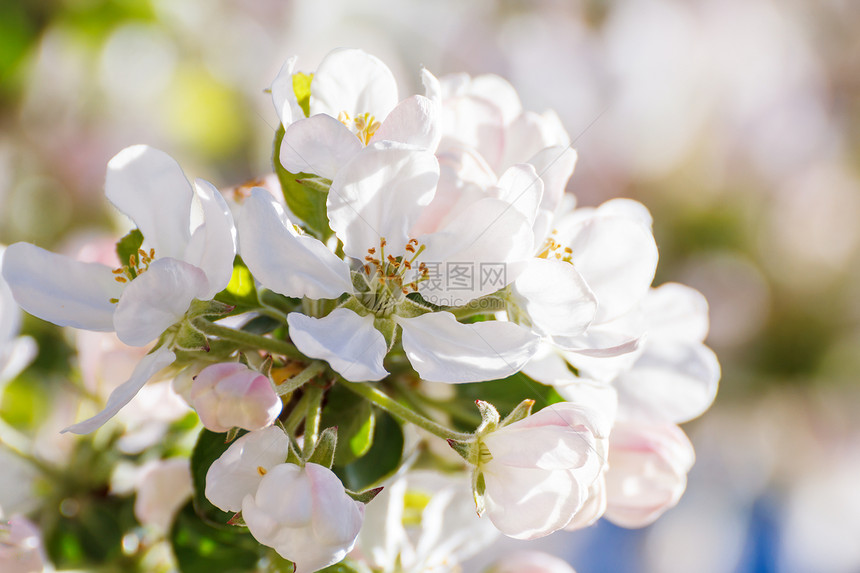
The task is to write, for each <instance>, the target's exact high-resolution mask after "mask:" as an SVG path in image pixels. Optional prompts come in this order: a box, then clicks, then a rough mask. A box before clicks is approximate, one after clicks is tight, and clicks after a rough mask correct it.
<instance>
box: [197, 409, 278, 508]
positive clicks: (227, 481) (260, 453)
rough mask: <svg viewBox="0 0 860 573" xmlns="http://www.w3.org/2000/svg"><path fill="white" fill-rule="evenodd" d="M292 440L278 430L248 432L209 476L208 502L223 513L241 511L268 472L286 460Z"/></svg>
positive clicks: (207, 476)
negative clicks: (245, 499)
mask: <svg viewBox="0 0 860 573" xmlns="http://www.w3.org/2000/svg"><path fill="white" fill-rule="evenodd" d="M289 447H290V446H289V439H288V438H287V435H286V434H284V431H283V430H281V429H280V428H278V427H277V426H269V427H268V428H265V429H262V430H258V431H256V432H249V433H247V434H245V435H244V436H242V437H241V438H239V439H237V440H236V441H235V442H233V443H232V444H230V447H229V448H227V451H225V452H224V453H223V454H221V457H219V458H218V459H217V460H215V461H214V462H213V463H212V465H211V466H209V471H207V472H206V488H205V490H204V494H205V495H206V499H208V500H209V501H211V502H212V504H213V505H214V506H215V507H218V508H220V509H222V510H224V511H241V510H242V500H243V499H244V498H245V496H246V495H248V494H252V493H254V492H255V491H257V487H258V486H259V485H260V480H262V479H263V476H264V475H266V472H267V471H268V470H269V469H271V468H273V467H275V466H276V465H278V464H281V463H283V462H284V461H285V460H286V459H287V453H288V451H289Z"/></svg>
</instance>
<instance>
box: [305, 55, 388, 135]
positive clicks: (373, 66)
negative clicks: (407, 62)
mask: <svg viewBox="0 0 860 573" xmlns="http://www.w3.org/2000/svg"><path fill="white" fill-rule="evenodd" d="M397 101H398V97H397V81H396V80H395V79H394V75H393V74H392V73H391V70H389V69H388V66H386V65H385V64H383V63H382V61H380V60H379V58H376V57H374V56H371V55H370V54H368V53H366V52H364V51H362V50H355V49H349V48H340V49H337V50H332V51H331V52H329V53H328V55H326V57H325V58H323V61H322V62H320V65H319V67H318V68H317V71H316V72H315V73H314V79H313V81H312V82H311V100H310V111H311V115H316V114H318V113H327V114H328V115H330V116H332V117H337V116H338V114H340V112H342V111H345V112H347V113H348V114H349V115H350V116H353V117H355V116H357V115H361V114H363V113H369V114H370V115H372V116H374V117H375V118H376V119H377V121H382V120H383V119H385V117H386V116H387V115H388V114H389V112H390V111H391V110H392V109H393V108H394V106H395V105H397Z"/></svg>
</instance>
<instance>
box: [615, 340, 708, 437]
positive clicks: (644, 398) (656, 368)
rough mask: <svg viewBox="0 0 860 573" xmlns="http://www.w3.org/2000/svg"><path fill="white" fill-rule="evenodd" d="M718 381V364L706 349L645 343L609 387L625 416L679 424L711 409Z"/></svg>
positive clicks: (682, 345) (693, 346) (685, 345)
mask: <svg viewBox="0 0 860 573" xmlns="http://www.w3.org/2000/svg"><path fill="white" fill-rule="evenodd" d="M719 379H720V365H719V362H717V357H716V355H715V354H714V353H713V352H712V351H711V350H710V349H708V348H707V347H706V346H704V345H702V344H696V345H687V344H678V343H672V342H662V343H658V342H656V341H650V340H649V341H648V343H647V344H646V346H645V351H644V353H643V354H642V356H641V357H640V358H639V360H637V361H636V364H634V366H633V368H632V369H631V370H629V371H628V372H624V373H622V374H621V375H620V376H619V377H618V378H617V379H616V380H615V381H614V382H613V383H614V384H615V386H616V387H617V388H618V394H619V397H620V402H621V404H620V407H621V410H622V412H623V413H624V415H625V416H627V417H637V418H650V419H656V420H665V421H668V422H672V423H675V424H680V423H683V422H687V421H689V420H692V419H693V418H696V417H698V416H700V415H701V414H702V413H703V412H704V411H705V410H707V409H708V408H709V407H710V406H711V404H712V403H713V401H714V398H715V397H716V394H717V386H718V384H719Z"/></svg>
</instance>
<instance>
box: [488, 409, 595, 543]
mask: <svg viewBox="0 0 860 573" xmlns="http://www.w3.org/2000/svg"><path fill="white" fill-rule="evenodd" d="M608 433H609V420H608V419H606V417H605V416H603V415H602V414H601V413H599V412H598V411H596V410H592V409H590V408H586V407H584V406H579V405H576V404H572V403H570V402H562V403H560V404H553V405H551V406H548V407H546V408H544V409H543V410H541V411H540V412H538V413H536V414H533V415H531V416H529V417H527V418H525V419H523V420H520V421H518V422H514V423H513V424H510V425H508V426H505V427H503V428H500V429H498V430H496V431H495V432H492V433H491V434H489V435H487V436H486V437H485V438H484V439H483V443H484V445H486V447H487V449H488V450H489V454H490V457H491V458H490V459H489V460H488V461H482V462H481V464H480V466H479V468H478V470H477V471H481V472H482V473H483V480H484V483H485V491H484V503H485V505H486V508H487V514H488V515H489V517H490V521H492V522H493V525H495V526H496V527H497V528H498V529H499V531H501V532H502V533H504V534H505V535H507V536H509V537H514V538H516V539H534V538H537V537H542V536H544V535H548V534H550V533H552V532H553V531H557V530H558V529H561V528H562V527H564V526H565V525H567V524H568V523H569V522H570V521H571V520H572V519H573V517H574V515H575V514H576V513H577V512H578V511H579V510H580V509H581V508H582V507H583V505H584V504H585V502H586V501H587V499H588V495H589V490H590V488H591V486H592V484H593V483H594V481H595V480H597V479H598V477H599V476H600V474H601V472H602V470H603V468H604V465H605V451H606V436H607V435H608Z"/></svg>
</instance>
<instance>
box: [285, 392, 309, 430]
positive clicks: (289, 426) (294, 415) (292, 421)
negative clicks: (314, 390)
mask: <svg viewBox="0 0 860 573" xmlns="http://www.w3.org/2000/svg"><path fill="white" fill-rule="evenodd" d="M307 403H308V395H307V394H303V395H302V397H301V398H299V401H298V402H296V405H295V407H293V410H292V412H290V415H289V416H287V419H286V420H284V430H286V431H287V433H288V434H290V435H291V436H292V435H294V434H295V433H296V428H298V427H299V423H300V422H301V421H302V420H304V419H305V414H306V413H307Z"/></svg>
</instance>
